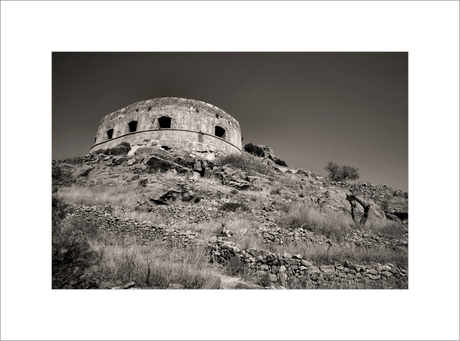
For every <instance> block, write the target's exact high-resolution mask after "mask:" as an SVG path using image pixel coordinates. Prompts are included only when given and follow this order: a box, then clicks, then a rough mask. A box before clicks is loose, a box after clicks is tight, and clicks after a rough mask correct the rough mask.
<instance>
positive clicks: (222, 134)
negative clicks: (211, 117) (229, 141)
mask: <svg viewBox="0 0 460 341" xmlns="http://www.w3.org/2000/svg"><path fill="white" fill-rule="evenodd" d="M214 134H215V135H216V136H218V137H222V138H223V139H224V138H225V129H224V128H222V127H219V126H216V130H215V132H214Z"/></svg>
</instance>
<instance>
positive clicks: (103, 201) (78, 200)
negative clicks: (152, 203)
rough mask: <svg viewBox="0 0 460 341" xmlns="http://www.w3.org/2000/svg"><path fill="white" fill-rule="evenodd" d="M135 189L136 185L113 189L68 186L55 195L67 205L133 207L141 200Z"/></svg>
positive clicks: (141, 197)
mask: <svg viewBox="0 0 460 341" xmlns="http://www.w3.org/2000/svg"><path fill="white" fill-rule="evenodd" d="M137 188H138V186H137V184H135V185H134V184H132V185H126V186H113V187H106V186H92V187H82V186H70V187H61V188H59V190H58V191H57V193H56V195H57V197H58V198H59V199H61V200H63V201H64V202H66V203H69V204H76V205H114V206H125V207H134V205H135V204H136V202H137V200H143V196H142V195H141V194H140V192H139V191H138V190H137Z"/></svg>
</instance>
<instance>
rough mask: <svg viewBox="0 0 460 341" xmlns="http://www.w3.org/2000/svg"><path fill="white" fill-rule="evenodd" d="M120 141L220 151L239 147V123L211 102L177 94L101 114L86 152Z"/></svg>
mask: <svg viewBox="0 0 460 341" xmlns="http://www.w3.org/2000/svg"><path fill="white" fill-rule="evenodd" d="M121 142H128V143H130V144H131V146H135V145H145V144H151V145H154V144H163V145H167V146H170V147H176V148H182V149H186V150H190V151H196V150H198V151H205V150H214V151H221V152H224V153H235V152H241V148H242V139H241V129H240V125H239V123H238V121H236V120H235V119H234V118H233V117H232V116H230V115H229V114H227V113H226V112H225V111H223V110H222V109H219V108H217V107H216V106H213V105H211V104H208V103H205V102H201V101H196V100H193V99H185V98H177V97H163V98H155V99H150V100H146V101H141V102H136V103H133V104H131V105H129V106H127V107H125V108H123V109H120V110H117V111H115V112H113V113H111V114H109V115H107V116H104V117H103V118H102V119H101V122H100V124H99V128H98V130H97V135H96V137H95V139H94V144H93V146H92V148H91V150H90V152H94V151H96V150H99V149H106V148H113V147H115V146H116V145H118V144H120V143H121Z"/></svg>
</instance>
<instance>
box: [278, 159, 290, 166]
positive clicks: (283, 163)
mask: <svg viewBox="0 0 460 341" xmlns="http://www.w3.org/2000/svg"><path fill="white" fill-rule="evenodd" d="M275 163H276V164H277V165H279V166H283V167H288V165H287V164H286V162H284V161H283V160H281V159H276V160H275Z"/></svg>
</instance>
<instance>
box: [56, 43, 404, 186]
mask: <svg viewBox="0 0 460 341" xmlns="http://www.w3.org/2000/svg"><path fill="white" fill-rule="evenodd" d="M157 97H183V98H191V99H196V100H201V101H204V102H208V103H211V104H213V105H215V106H217V107H219V108H221V109H222V110H224V111H226V112H227V113H228V114H230V115H231V116H233V117H234V118H235V119H236V120H238V122H239V123H240V126H241V129H242V133H243V137H244V142H243V143H244V144H246V143H249V142H252V143H254V144H265V145H268V146H270V147H271V148H273V150H274V151H275V153H276V154H277V156H278V157H279V158H281V159H282V160H284V161H286V163H287V164H288V165H289V166H291V167H293V168H303V169H306V170H313V171H316V172H320V173H322V174H324V175H325V174H326V171H325V170H324V169H323V168H324V166H325V165H326V164H327V163H328V162H329V161H335V162H337V163H338V164H339V165H343V164H345V165H349V166H353V167H357V168H359V173H360V180H362V181H369V182H371V183H373V184H386V185H389V186H391V187H393V188H395V189H401V190H404V191H407V190H408V54H407V53H404V52H396V53H393V52H382V53H376V52H368V53H366V52H363V53H352V52H344V53H333V52H329V53H315V52H305V53H303V52H295V53H287V52H280V53H272V52H265V53H249V52H245V53H236V52H229V53H221V52H216V53H181V52H176V53H132V52H125V53H113V52H111V53H94V52H89V53H69V52H58V53H56V52H55V53H53V55H52V106H53V107H52V110H53V111H52V112H53V115H52V147H53V159H59V158H63V157H67V156H76V155H85V154H86V153H88V151H89V150H90V148H91V146H92V143H93V141H94V136H95V134H96V130H97V128H98V125H99V122H100V120H101V118H102V117H103V116H105V115H107V114H109V113H111V112H113V111H115V110H118V109H121V108H123V107H125V106H127V105H129V104H132V103H134V102H137V101H142V100H147V99H152V98H157Z"/></svg>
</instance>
